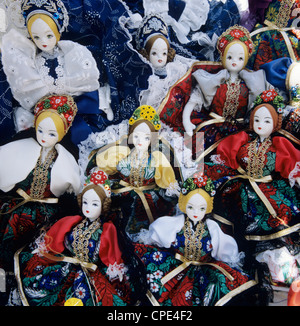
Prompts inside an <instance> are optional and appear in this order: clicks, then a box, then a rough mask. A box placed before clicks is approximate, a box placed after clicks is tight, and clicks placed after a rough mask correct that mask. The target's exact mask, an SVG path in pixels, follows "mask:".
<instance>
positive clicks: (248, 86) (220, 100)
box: [182, 26, 266, 144]
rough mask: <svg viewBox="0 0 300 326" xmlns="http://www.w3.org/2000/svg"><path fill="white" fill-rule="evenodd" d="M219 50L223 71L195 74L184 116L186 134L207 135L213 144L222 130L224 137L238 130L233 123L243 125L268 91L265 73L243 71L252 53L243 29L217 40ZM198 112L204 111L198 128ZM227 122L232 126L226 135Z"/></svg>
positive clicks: (249, 41) (234, 30)
mask: <svg viewBox="0 0 300 326" xmlns="http://www.w3.org/2000/svg"><path fill="white" fill-rule="evenodd" d="M217 49H218V51H219V53H220V55H221V62H222V67H223V69H222V70H220V71H219V72H218V73H217V74H211V73H209V72H207V71H205V70H204V69H198V70H197V71H195V72H194V73H193V77H194V78H195V80H196V90H195V91H194V92H193V93H192V95H191V97H190V99H189V101H188V102H187V103H186V105H185V107H184V109H183V113H182V122H183V126H184V128H185V131H186V132H187V133H188V134H189V135H190V136H191V135H192V132H193V130H194V129H196V131H204V132H205V134H206V135H207V136H208V137H209V136H212V137H213V138H214V140H212V141H210V140H207V142H209V143H210V144H212V143H213V142H214V141H216V140H218V139H220V136H222V127H223V128H224V127H225V128H224V129H225V131H224V134H223V137H224V136H226V135H227V134H229V133H230V132H234V131H236V130H238V128H237V127H234V126H233V125H231V126H230V122H231V121H230V120H233V121H232V123H234V122H235V119H237V121H239V122H241V123H243V118H244V117H245V115H246V113H247V111H248V109H249V107H250V104H252V102H253V101H254V99H255V98H256V96H257V95H258V94H259V93H260V92H261V91H263V90H265V87H266V79H265V76H264V72H263V71H257V72H253V71H252V72H250V71H247V70H245V69H244V68H245V66H246V64H247V62H248V59H249V57H250V56H251V54H252V52H253V44H252V41H251V37H250V34H249V32H248V31H247V30H246V29H245V28H244V27H242V26H233V27H231V28H229V29H228V30H227V31H225V32H224V33H223V34H222V35H221V36H220V38H219V39H218V43H217ZM197 108H199V109H200V110H201V109H202V112H201V111H200V116H201V115H202V114H204V116H203V117H200V125H198V126H197V128H196V126H195V125H193V124H192V122H191V113H192V111H193V110H194V109H197ZM209 114H212V115H213V116H209ZM207 115H208V116H207ZM211 118H212V119H211ZM218 120H219V121H218ZM226 122H229V127H228V130H227V131H226V129H227V128H226ZM202 123H203V125H202ZM218 123H219V125H218ZM207 125H208V126H210V127H207ZM215 133H220V135H219V136H218V135H215ZM209 138H210V137H209Z"/></svg>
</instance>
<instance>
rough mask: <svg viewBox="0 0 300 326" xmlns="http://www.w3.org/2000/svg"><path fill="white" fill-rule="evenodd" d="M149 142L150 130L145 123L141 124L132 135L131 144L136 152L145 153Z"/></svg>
mask: <svg viewBox="0 0 300 326" xmlns="http://www.w3.org/2000/svg"><path fill="white" fill-rule="evenodd" d="M150 142H151V130H150V128H149V127H148V125H147V124H146V123H141V124H140V125H138V126H137V127H136V128H135V129H134V131H133V133H132V143H133V145H134V147H135V148H136V149H137V150H138V151H140V152H145V151H147V150H148V148H149V145H150Z"/></svg>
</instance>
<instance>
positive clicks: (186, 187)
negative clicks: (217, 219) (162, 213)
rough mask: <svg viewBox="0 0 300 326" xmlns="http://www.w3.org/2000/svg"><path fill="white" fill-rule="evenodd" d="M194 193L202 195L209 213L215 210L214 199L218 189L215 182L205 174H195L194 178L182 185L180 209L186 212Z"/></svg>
mask: <svg viewBox="0 0 300 326" xmlns="http://www.w3.org/2000/svg"><path fill="white" fill-rule="evenodd" d="M194 193H199V194H200V195H202V196H203V197H204V198H205V200H206V202H207V210H206V212H207V213H211V212H212V210H213V199H214V196H215V194H216V188H215V185H214V183H213V181H212V180H211V179H210V178H208V177H207V176H206V175H204V174H203V173H195V174H194V175H193V178H188V179H186V180H185V181H184V182H183V183H182V185H181V194H180V196H179V199H178V207H179V209H180V210H181V211H182V212H184V213H185V212H186V205H187V203H188V201H189V200H190V198H191V197H192V196H193V194H194Z"/></svg>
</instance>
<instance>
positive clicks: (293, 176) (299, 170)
mask: <svg viewBox="0 0 300 326" xmlns="http://www.w3.org/2000/svg"><path fill="white" fill-rule="evenodd" d="M299 175H300V162H297V163H296V165H295V167H294V169H293V170H292V171H291V172H290V174H289V182H290V186H291V187H294V185H295V182H296V181H297V179H298V178H300V177H299Z"/></svg>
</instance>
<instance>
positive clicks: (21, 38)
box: [1, 0, 113, 144]
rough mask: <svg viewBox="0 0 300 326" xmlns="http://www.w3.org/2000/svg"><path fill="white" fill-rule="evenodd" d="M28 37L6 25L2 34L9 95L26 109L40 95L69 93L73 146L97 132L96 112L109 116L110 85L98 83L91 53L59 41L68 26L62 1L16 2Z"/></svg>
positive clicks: (110, 111) (111, 115) (77, 46)
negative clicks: (72, 104) (73, 112)
mask: <svg viewBox="0 0 300 326" xmlns="http://www.w3.org/2000/svg"><path fill="white" fill-rule="evenodd" d="M21 9H22V13H23V15H24V17H25V22H26V28H27V31H28V34H29V36H30V38H27V37H26V36H25V35H24V34H22V33H20V32H19V31H17V30H15V29H11V30H10V31H8V33H6V34H5V35H4V36H3V38H2V48H1V51H2V62H3V68H4V71H5V74H6V76H7V80H8V82H9V84H10V87H11V90H12V93H13V96H14V98H15V99H16V100H17V101H18V102H19V104H20V106H22V107H23V108H24V109H26V110H28V111H31V112H32V110H33V107H34V105H35V104H36V103H37V101H39V100H40V99H41V98H42V97H44V96H46V95H50V94H56V95H62V94H68V95H71V96H73V97H74V98H75V101H76V104H77V107H78V114H77V116H76V119H75V121H74V123H73V128H72V131H71V136H72V141H73V142H74V143H76V144H78V143H79V142H80V141H82V140H84V139H85V138H86V137H87V136H88V135H89V133H90V132H92V131H93V130H97V116H98V115H99V114H100V113H101V110H102V111H104V112H106V113H107V115H108V116H107V117H108V119H110V120H112V119H113V113H112V110H111V108H110V105H109V103H110V95H109V94H110V93H109V86H108V85H106V86H104V87H103V88H100V86H99V77H100V76H99V70H98V68H97V63H96V61H95V59H94V58H93V56H92V54H91V52H90V51H89V50H88V49H87V48H86V47H85V46H82V45H80V44H79V43H76V42H73V41H67V40H63V41H62V40H60V38H61V34H62V33H63V32H64V30H65V29H66V28H67V26H68V13H67V11H66V8H65V6H64V4H63V2H62V1H61V0H56V1H44V2H39V1H28V0H23V1H22V3H21Z"/></svg>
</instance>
